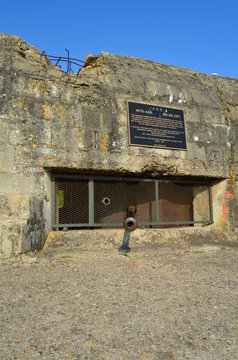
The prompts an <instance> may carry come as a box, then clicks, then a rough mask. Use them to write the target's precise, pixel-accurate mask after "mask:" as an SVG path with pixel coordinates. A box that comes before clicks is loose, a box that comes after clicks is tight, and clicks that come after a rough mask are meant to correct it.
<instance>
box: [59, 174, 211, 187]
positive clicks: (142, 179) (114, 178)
mask: <svg viewBox="0 0 238 360" xmlns="http://www.w3.org/2000/svg"><path fill="white" fill-rule="evenodd" d="M55 177H56V178H61V179H63V178H64V179H67V178H71V179H72V178H74V179H85V180H89V179H94V180H104V181H112V180H113V181H116V182H120V181H126V182H127V181H128V182H140V181H141V182H154V181H158V182H159V183H182V184H191V185H193V184H200V185H210V183H211V181H199V180H175V179H173V180H172V179H170V180H167V179H166V180H162V179H151V178H149V179H144V178H137V177H135V178H128V177H115V176H89V175H80V174H57V173H56V174H55Z"/></svg>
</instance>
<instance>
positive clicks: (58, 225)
mask: <svg viewBox="0 0 238 360" xmlns="http://www.w3.org/2000/svg"><path fill="white" fill-rule="evenodd" d="M121 224H122V223H121V222H118V223H94V224H93V227H112V226H119V227H120V228H122V225H121ZM177 224H184V225H193V224H204V225H210V224H212V222H211V221H182V220H180V221H161V222H160V223H159V224H158V223H157V222H141V223H140V226H139V228H141V227H143V226H150V225H158V226H160V225H177ZM52 227H92V225H90V223H83V224H52Z"/></svg>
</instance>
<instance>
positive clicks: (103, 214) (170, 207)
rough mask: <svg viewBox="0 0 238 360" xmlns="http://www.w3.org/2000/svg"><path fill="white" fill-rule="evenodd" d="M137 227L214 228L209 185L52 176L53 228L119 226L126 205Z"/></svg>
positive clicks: (193, 182)
mask: <svg viewBox="0 0 238 360" xmlns="http://www.w3.org/2000/svg"><path fill="white" fill-rule="evenodd" d="M131 205H133V206H135V207H136V209H137V211H136V218H137V221H138V227H140V228H144V227H149V228H161V227H162V228H163V227H178V226H196V225H199V224H200V225H202V226H207V225H209V224H212V223H213V212H212V191H211V184H210V183H209V182H202V181H193V180H176V179H174V180H163V179H141V178H123V177H106V176H105V177H102V176H98V177H96V176H95V177H94V176H82V175H76V174H54V175H52V228H54V229H58V228H100V227H102V228H105V227H111V228H112V227H115V228H116V227H122V226H123V221H124V220H125V217H126V214H127V209H128V206H131Z"/></svg>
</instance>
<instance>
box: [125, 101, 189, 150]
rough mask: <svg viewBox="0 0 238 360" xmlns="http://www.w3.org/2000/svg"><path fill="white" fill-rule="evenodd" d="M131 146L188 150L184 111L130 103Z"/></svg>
mask: <svg viewBox="0 0 238 360" xmlns="http://www.w3.org/2000/svg"><path fill="white" fill-rule="evenodd" d="M128 126H129V144H130V145H137V146H147V147H158V148H166V149H179V150H186V149H187V147H186V135H185V126H184V116H183V111H182V110H179V109H171V108H167V107H162V106H158V105H148V104H138V103H134V102H129V101H128Z"/></svg>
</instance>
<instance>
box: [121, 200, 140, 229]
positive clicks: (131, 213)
mask: <svg viewBox="0 0 238 360" xmlns="http://www.w3.org/2000/svg"><path fill="white" fill-rule="evenodd" d="M135 214H136V207H135V206H134V205H130V206H129V207H128V209H127V217H126V219H125V220H124V222H123V226H124V229H125V230H126V231H128V232H132V231H134V230H136V228H137V225H138V221H137V220H136V215H135Z"/></svg>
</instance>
